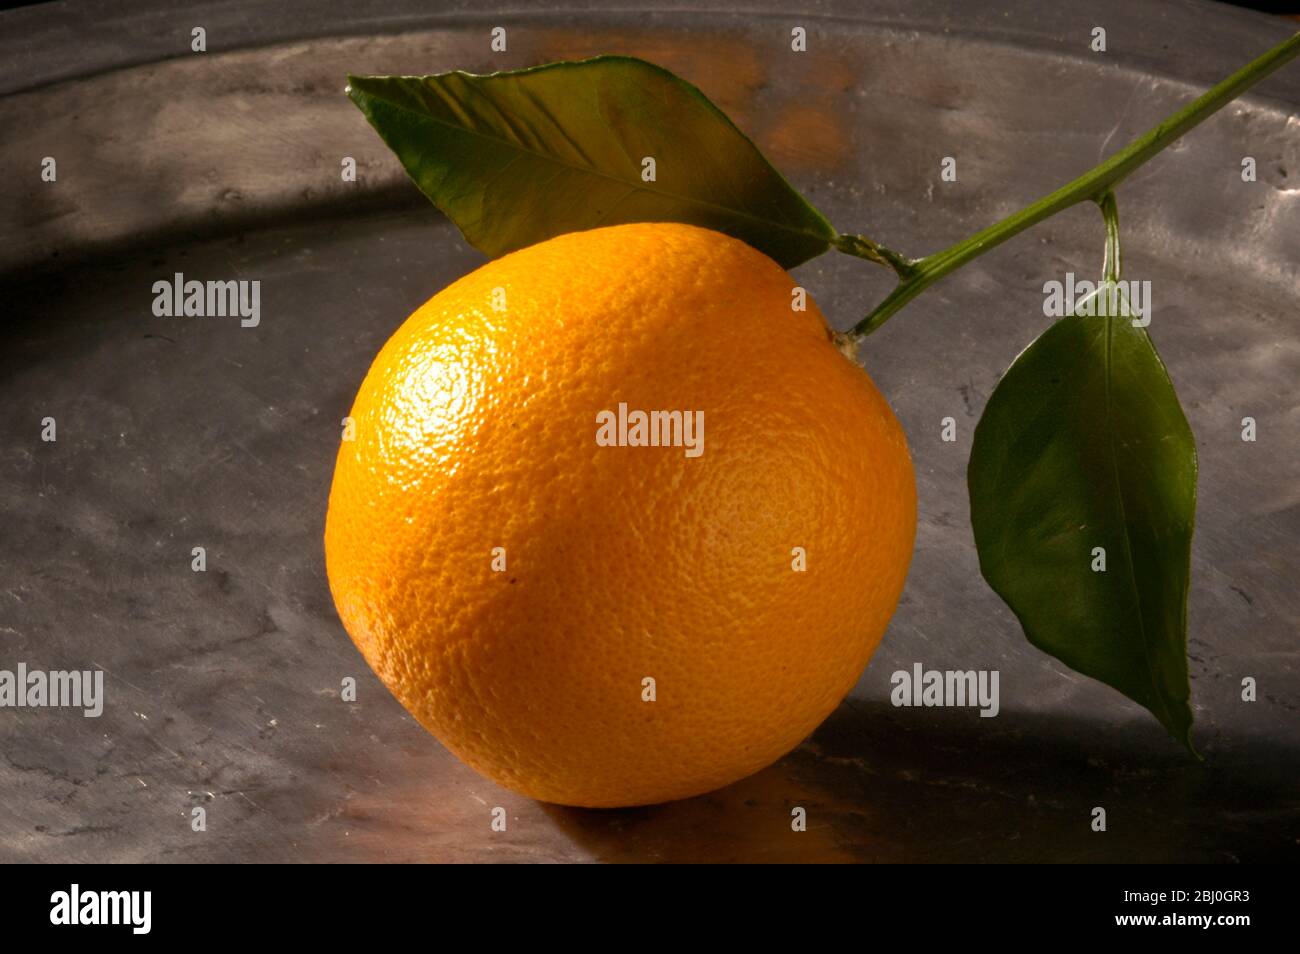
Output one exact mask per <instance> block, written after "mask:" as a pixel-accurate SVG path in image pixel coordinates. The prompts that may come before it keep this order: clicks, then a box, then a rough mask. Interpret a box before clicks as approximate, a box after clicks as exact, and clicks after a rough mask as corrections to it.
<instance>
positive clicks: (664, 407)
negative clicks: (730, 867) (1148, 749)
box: [325, 223, 916, 806]
mask: <svg viewBox="0 0 1300 954" xmlns="http://www.w3.org/2000/svg"><path fill="white" fill-rule="evenodd" d="M793 291H794V283H793V282H792V281H791V279H790V277H789V276H788V275H787V274H786V273H785V271H783V270H782V269H781V268H780V266H778V265H777V264H776V263H774V262H773V261H771V260H770V259H768V258H767V257H765V256H764V255H762V254H761V253H759V252H757V251H755V250H754V249H753V248H751V247H749V246H748V245H745V244H743V243H742V242H739V241H737V240H735V239H732V238H729V237H727V236H725V235H721V234H719V233H717V232H712V231H708V230H706V229H700V228H694V227H691V226H686V225H678V224H670V223H653V224H639V225H620V226H615V227H612V228H602V229H595V230H593V231H589V232H580V233H574V234H570V235H562V236H560V237H558V238H554V239H550V240H549V241H545V242H542V243H540V244H538V245H534V246H532V247H530V248H526V249H523V250H521V251H518V252H515V253H513V254H510V255H506V256H505V257H503V258H501V259H499V260H497V261H494V262H491V263H489V264H487V265H484V266H483V267H482V268H479V269H478V270H477V271H475V272H473V273H471V274H469V275H467V276H465V277H464V278H462V279H460V280H459V281H457V282H456V283H455V284H453V285H451V286H450V287H448V288H446V289H445V290H443V291H442V292H440V293H438V294H437V295H435V296H434V297H433V298H432V299H430V300H429V301H428V302H427V303H425V304H424V305H423V306H422V307H421V308H420V309H419V310H418V311H416V312H415V314H413V315H412V316H411V317H410V318H409V319H408V320H407V321H406V323H405V324H403V325H402V326H401V328H399V329H398V331H397V333H396V334H394V335H393V337H392V338H391V339H390V340H389V341H388V343H387V344H386V345H385V346H384V348H383V350H382V351H381V352H380V354H379V356H378V357H377V358H376V359H375V362H374V365H373V366H372V367H371V369H370V372H369V374H368V375H367V376H366V379H365V381H364V382H363V383H362V385H361V390H360V392H359V393H358V395H357V399H356V404H355V406H354V407H353V410H352V414H351V416H352V418H353V422H354V428H355V432H354V433H353V434H351V435H347V436H346V437H345V440H344V441H343V443H342V445H341V447H340V450H339V455H338V464H337V467H336V470H335V474H334V485H333V488H332V490H331V493H330V501H329V514H328V518H327V521H326V529H325V552H326V562H327V566H328V570H329V580H330V588H331V590H332V592H333V595H334V601H335V605H336V606H337V608H338V612H339V616H340V618H341V619H342V621H343V624H344V626H345V627H346V628H347V631H348V633H349V634H351V636H352V639H353V641H354V642H355V643H356V645H357V647H358V648H359V649H360V650H361V653H362V655H363V656H364V657H365V659H366V661H367V662H368V663H369V664H370V666H371V667H372V668H373V669H374V671H375V672H376V673H377V674H378V675H379V677H380V678H381V679H382V680H383V682H384V684H385V685H386V686H388V688H389V689H390V690H391V691H392V692H393V694H394V695H395V696H396V697H397V698H398V699H399V700H400V701H401V703H402V704H403V705H404V706H406V708H407V709H408V710H410V712H411V713H412V714H413V715H414V716H415V717H416V718H417V719H418V720H419V721H420V722H421V723H422V724H423V725H424V726H425V727H426V728H427V729H428V730H429V731H430V732H432V733H433V734H434V735H435V736H437V737H438V739H439V740H440V741H441V742H442V743H443V744H444V745H445V746H446V747H447V748H449V749H450V750H451V751H452V752H454V753H455V754H456V755H457V756H459V757H460V758H461V759H462V760H464V761H465V762H466V763H468V764H469V765H471V766H472V767H474V768H475V769H477V770H478V771H479V772H481V773H482V774H484V775H486V776H487V777H488V778H491V779H492V780H494V781H496V782H498V783H500V784H501V785H504V786H506V787H507V788H510V789H513V790H515V791H517V792H521V793H523V794H525V795H529V796H532V797H534V798H538V799H542V800H545V801H550V802H559V803H563V804H567V805H581V806H618V805H636V804H645V803H651V802H660V801H667V800H669V799H676V798H683V797H686V796H690V795H696V794H699V793H701V792H706V791H709V790H710V789H714V788H717V787H720V786H723V785H726V784H728V783H730V782H734V781H736V780H737V779H740V778H743V777H744V776H746V775H749V774H751V773H753V772H756V771H758V770H759V769H761V768H763V767H765V766H767V765H769V764H771V763H772V762H773V761H775V760H776V759H778V758H780V757H781V756H782V755H783V754H785V753H786V752H788V751H790V750H791V749H792V748H794V747H795V746H796V745H798V744H799V742H800V740H802V739H803V738H804V737H805V736H807V735H808V734H809V733H810V732H811V731H812V730H813V729H814V728H815V727H816V726H817V725H818V723H820V722H821V721H822V720H823V719H825V718H826V716H827V715H828V714H829V713H830V712H831V711H832V710H833V709H834V708H835V707H836V706H837V705H838V704H839V702H840V701H841V700H842V699H843V698H844V696H845V695H846V694H847V693H848V692H849V690H850V689H852V688H853V685H854V684H855V682H856V681H857V679H858V677H859V675H860V674H861V672H862V669H863V667H864V666H865V665H866V663H867V660H868V659H869V658H870V656H871V653H872V651H873V650H874V649H875V647H876V645H877V643H878V642H879V641H880V638H881V635H882V634H883V633H884V630H885V627H886V625H887V623H888V621H889V617H890V615H891V614H892V612H893V610H894V607H895V605H896V603H897V600H898V596H899V593H900V592H901V590H902V587H903V580H904V577H905V575H906V571H907V565H908V562H909V559H910V557H911V552H912V541H913V537H914V535H915V527H916V488H915V482H914V478H913V474H912V465H911V461H910V459H909V457H908V452H907V445H906V441H905V439H904V436H903V431H902V429H901V427H900V426H899V424H898V421H897V420H896V419H895V417H894V415H893V413H892V412H891V411H890V408H889V405H888V404H887V403H886V402H885V400H884V398H882V397H881V395H880V393H879V392H878V391H877V390H876V388H875V386H874V385H873V384H872V382H871V380H870V379H869V378H868V377H867V375H866V374H865V373H864V372H863V370H862V369H861V368H860V367H858V366H857V365H856V364H854V363H853V362H852V361H850V360H848V359H847V358H846V357H845V356H844V355H843V354H842V353H841V351H840V350H839V349H838V348H837V347H836V344H835V340H834V335H833V333H832V332H831V331H830V329H829V328H828V326H827V324H826V321H825V319H824V318H823V317H822V315H821V313H820V312H819V311H818V310H817V307H816V306H815V305H814V304H813V303H812V302H811V301H809V302H808V304H807V310H797V309H795V308H794V307H792V305H793V303H794V300H795V296H794V294H793ZM620 404H622V405H625V406H626V408H625V415H624V418H625V421H626V422H627V428H626V429H625V436H626V437H627V441H628V446H622V445H618V444H617V437H618V431H617V428H616V427H615V428H614V429H606V430H605V432H604V438H606V439H605V440H603V442H598V440H597V436H598V431H600V430H601V427H602V424H605V423H608V422H609V421H610V420H611V418H610V415H613V416H614V417H615V418H617V416H618V412H619V406H620ZM634 411H645V412H650V411H679V412H684V413H683V415H682V417H681V418H680V420H681V421H682V425H681V426H678V427H676V428H675V429H674V428H673V427H672V426H668V427H664V426H663V422H664V419H663V418H656V419H655V420H656V422H657V423H658V425H659V426H660V427H662V430H660V431H659V433H660V434H662V440H661V441H660V446H631V443H632V442H633V441H634V440H635V438H636V436H637V428H636V426H635V421H636V418H635V416H634V415H633V413H632V412H634ZM602 412H608V413H607V414H602ZM694 412H703V424H704V426H703V432H702V437H703V440H702V443H695V442H694V437H698V436H699V435H698V432H692V431H688V430H687V429H686V427H685V422H686V421H687V420H688V419H689V420H691V421H696V420H698V417H697V416H696V414H695V413H694ZM598 416H599V422H600V423H598ZM668 420H670V421H671V419H668ZM348 437H350V438H352V439H347V438H348ZM609 438H614V439H615V442H614V443H615V446H605V445H608V444H610V443H611V442H610V440H608V439H609ZM674 438H676V442H675V443H674ZM693 447H698V448H699V450H700V453H698V455H696V454H695V453H694V452H693V450H692V448H693Z"/></svg>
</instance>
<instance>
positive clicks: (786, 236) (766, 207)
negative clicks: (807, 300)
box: [348, 56, 835, 268]
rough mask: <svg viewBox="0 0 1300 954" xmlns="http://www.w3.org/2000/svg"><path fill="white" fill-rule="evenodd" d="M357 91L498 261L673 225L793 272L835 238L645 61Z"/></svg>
mask: <svg viewBox="0 0 1300 954" xmlns="http://www.w3.org/2000/svg"><path fill="white" fill-rule="evenodd" d="M348 82H349V85H348V95H349V96H350V97H351V98H352V101H353V102H354V103H356V104H357V106H358V107H359V108H360V109H361V111H362V112H363V113H364V114H365V116H366V119H368V120H369V121H370V124H371V125H372V126H374V128H375V130H376V131H377V132H378V133H379V135H380V136H381V137H383V140H384V142H386V143H387V144H388V146H389V147H390V148H391V149H392V150H393V152H395V153H396V154H397V157H398V159H400V160H401V163H402V165H403V166H404V167H405V169H406V171H407V173H408V174H409V175H410V177H411V178H412V179H413V180H414V181H415V184H416V185H417V186H419V187H420V190H421V191H422V192H424V194H425V195H426V196H428V197H429V198H430V199H431V200H432V201H433V203H434V204H435V205H436V206H437V207H438V208H439V209H441V210H442V211H443V212H444V213H446V215H447V216H448V217H449V218H450V219H451V220H452V221H453V222H455V223H456V225H457V226H459V228H460V230H461V232H462V233H464V235H465V238H466V239H468V240H469V242H470V243H471V244H472V245H474V246H475V247H476V248H479V249H481V250H482V251H484V252H486V253H487V254H488V255H492V256H496V255H501V254H503V253H505V252H509V251H512V250H514V249H517V248H522V247H524V246H526V245H532V244H533V243H535V242H540V241H542V240H543V239H547V238H551V237H553V236H555V235H560V234H562V233H564V232H574V231H579V230H582V229H590V228H595V227H597V226H600V225H613V224H616V223H625V222H663V221H673V222H686V223H689V224H692V225H700V226H704V227H706V228H711V229H715V230H717V231H719V232H725V233H727V234H729V235H732V236H735V237H736V238H739V239H742V240H743V241H745V242H748V243H749V244H750V245H753V246H754V247H755V248H757V249H759V250H760V251H763V252H765V253H766V254H767V255H769V256H770V257H772V258H774V259H776V261H778V262H780V263H781V264H782V265H783V266H785V267H786V268H790V267H793V266H794V265H797V264H799V263H800V262H803V261H806V260H808V259H810V258H812V257H813V256H815V255H819V254H821V253H822V252H824V251H826V249H827V248H828V247H829V244H830V242H831V241H832V240H833V239H834V238H835V230H834V229H833V228H832V227H831V225H830V223H829V222H827V221H826V219H825V218H824V217H823V216H822V214H821V213H820V212H818V211H817V210H816V209H815V208H813V207H812V206H811V205H809V204H808V203H807V202H805V201H804V199H803V198H802V197H801V196H800V195H799V194H798V193H797V192H795V191H794V189H793V188H791V187H790V184H789V183H788V182H786V181H785V179H784V178H782V176H781V174H780V173H779V172H777V171H776V169H774V168H773V167H772V165H771V164H770V163H768V161H767V160H766V159H764V158H763V156H762V154H761V153H760V152H759V151H758V149H757V148H756V147H755V146H754V144H753V143H752V142H750V141H749V139H747V138H746V137H745V135H744V134H743V133H742V132H740V130H738V129H737V128H736V127H735V126H734V125H732V123H731V121H730V120H729V119H727V117H726V116H725V115H723V113H722V112H721V111H720V110H718V108H717V107H715V106H714V105H713V104H712V103H710V102H709V101H708V99H706V98H705V97H704V95H703V94H702V93H701V92H700V91H699V90H698V89H696V88H695V87H694V86H691V85H690V84H689V83H686V82H684V81H682V80H680V79H678V78H677V77H676V76H674V75H673V74H672V73H670V72H668V71H667V70H665V69H663V68H661V67H658V66H654V65H652V64H650V63H646V62H645V61H643V60H638V59H634V58H631V57H625V56H600V57H596V58H595V59H591V60H584V61H582V62H577V63H552V64H549V65H547V66H540V67H537V68H535V69H528V70H519V71H517V72H510V73H493V74H491V75H488V76H475V75H473V74H470V73H462V72H453V73H439V74H437V75H434V76H351V77H349V79H348ZM647 157H651V158H653V159H654V160H655V170H654V173H655V179H654V181H649V182H648V181H645V179H644V178H643V160H644V159H645V158H647Z"/></svg>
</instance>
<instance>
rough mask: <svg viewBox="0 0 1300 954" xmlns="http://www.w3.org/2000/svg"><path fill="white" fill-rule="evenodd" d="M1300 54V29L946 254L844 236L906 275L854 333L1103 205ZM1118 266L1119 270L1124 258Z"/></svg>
mask: <svg viewBox="0 0 1300 954" xmlns="http://www.w3.org/2000/svg"><path fill="white" fill-rule="evenodd" d="M1297 55H1300V33H1297V34H1295V35H1294V36H1292V37H1291V39H1289V40H1287V41H1286V42H1285V43H1282V44H1280V45H1279V46H1276V47H1274V48H1273V49H1271V50H1269V51H1268V52H1267V53H1265V54H1264V55H1263V56H1261V57H1259V58H1258V59H1256V60H1254V61H1252V62H1251V63H1248V64H1247V65H1246V66H1244V67H1242V68H1241V69H1239V70H1238V71H1237V72H1235V73H1233V74H1232V75H1231V76H1229V77H1228V78H1227V79H1225V80H1223V82H1221V83H1219V84H1218V85H1217V86H1214V87H1213V88H1212V89H1210V91H1209V92H1207V93H1206V94H1205V95H1204V96H1201V97H1200V98H1198V99H1196V100H1195V101H1193V102H1191V103H1189V104H1188V105H1186V106H1184V107H1183V108H1182V109H1180V110H1179V111H1178V112H1176V113H1174V114H1173V115H1172V116H1169V117H1167V118H1165V119H1164V120H1162V121H1161V122H1160V123H1159V124H1158V125H1157V126H1156V127H1155V128H1154V129H1151V130H1149V131H1148V132H1147V133H1145V134H1144V135H1142V136H1139V137H1138V138H1137V139H1135V140H1133V142H1131V143H1129V144H1128V145H1127V146H1125V147H1124V148H1123V149H1121V150H1120V151H1119V152H1117V153H1115V155H1113V156H1111V157H1110V158H1109V159H1107V160H1106V161H1105V162H1103V163H1101V164H1100V165H1099V166H1096V167H1095V168H1093V169H1091V170H1089V171H1088V172H1085V173H1084V174H1083V175H1081V176H1079V178H1077V179H1075V180H1074V181H1073V182H1071V183H1069V184H1068V185H1064V186H1062V187H1061V188H1059V189H1057V190H1056V191H1055V192H1053V193H1051V194H1050V195H1047V196H1044V197H1043V198H1041V199H1039V200H1038V201H1037V202H1035V203H1033V204H1032V205H1029V206H1026V207H1025V208H1023V209H1021V210H1020V211H1019V212H1016V213H1015V214H1013V215H1009V216H1007V217H1006V218H1005V219H1003V220H1002V221H1001V222H998V223H997V224H995V225H991V226H989V227H988V228H986V229H984V230H982V231H980V232H976V233H975V234H974V235H972V236H970V237H969V238H967V239H964V240H963V241H960V242H958V243H957V244H956V245H953V246H952V247H951V248H946V249H944V250H943V251H941V252H935V253H934V254H933V255H927V256H926V257H925V258H922V259H919V260H913V259H908V258H905V257H904V256H902V255H899V254H898V253H897V252H891V251H889V250H887V249H884V247H883V246H880V245H878V244H876V243H874V242H871V243H869V245H870V252H872V253H874V254H864V251H863V250H861V249H859V248H858V247H857V246H856V244H855V243H854V241H853V239H855V238H856V237H846V236H840V240H837V241H836V243H835V247H836V248H837V249H839V250H840V251H842V252H848V253H849V254H856V255H860V256H861V257H863V258H871V259H872V260H873V261H880V262H881V263H882V264H886V265H889V266H890V267H891V268H893V269H894V271H895V272H896V273H897V274H898V276H899V279H900V281H899V283H898V286H897V287H896V288H895V289H894V290H893V291H892V292H891V293H890V294H889V296H888V297H886V298H885V300H884V301H882V302H881V303H880V304H879V305H877V306H876V308H875V310H874V311H872V312H871V314H869V315H867V317H866V318H864V319H862V321H860V322H858V324H857V325H855V326H854V328H853V331H852V334H853V335H856V336H862V335H869V334H871V332H873V331H875V330H876V329H877V328H879V327H880V326H881V325H883V324H884V323H885V322H886V321H887V320H889V318H890V317H891V316H892V315H893V314H894V313H895V312H896V311H898V310H899V309H900V308H902V307H903V306H904V305H906V304H907V303H908V302H909V301H911V300H912V299H913V298H915V297H916V296H917V295H919V294H920V293H921V292H922V291H924V290H925V289H926V288H928V287H929V286H930V285H933V284H934V283H935V282H937V281H938V280H939V279H941V278H943V277H944V276H945V275H947V274H948V273H949V272H952V271H954V270H956V269H958V268H960V267H961V266H963V265H965V264H966V263H967V262H969V261H971V260H972V259H974V258H978V257H979V256H980V255H983V254H984V253H985V252H987V251H989V250H990V249H992V248H995V247H997V246H998V245H1001V244H1002V243H1003V242H1005V241H1006V240H1007V239H1009V238H1011V237H1012V236H1014V235H1019V234H1020V233H1021V232H1023V231H1024V230H1025V229H1027V228H1029V227H1030V226H1031V225H1037V224H1038V223H1039V222H1041V221H1043V220H1044V219H1046V218H1049V217H1051V216H1053V215H1055V214H1056V213H1057V212H1060V211H1061V210H1062V209H1068V208H1069V207H1070V206H1072V205H1075V204H1077V203H1079V202H1083V201H1086V200H1092V201H1095V202H1098V203H1101V202H1102V201H1103V200H1104V198H1105V197H1106V196H1107V194H1108V193H1110V192H1111V191H1112V190H1113V189H1114V188H1115V186H1117V185H1118V184H1119V183H1120V182H1122V181H1123V180H1124V178H1125V177H1127V176H1128V175H1130V174H1131V173H1132V172H1134V171H1135V170H1136V169H1138V168H1139V167H1141V166H1142V165H1143V164H1144V163H1146V162H1147V161H1148V160H1150V159H1151V158H1152V157H1153V156H1155V155H1156V154H1157V153H1159V152H1161V151H1162V150H1163V149H1165V148H1166V147H1168V146H1169V145H1170V144H1171V143H1173V142H1174V141H1175V140H1177V139H1178V138H1179V137H1181V136H1182V135H1184V134H1185V133H1187V132H1188V131H1189V130H1191V129H1192V128H1194V127H1195V126H1197V125H1198V124H1199V123H1201V122H1204V121H1205V120H1206V119H1208V118H1209V117H1210V116H1212V115H1214V113H1216V112H1217V111H1218V110H1220V109H1222V108H1223V107H1224V106H1226V105H1227V104H1228V103H1230V102H1232V101H1233V100H1234V99H1236V98H1237V97H1238V96H1240V95H1241V94H1242V93H1244V92H1245V91H1246V90H1248V89H1250V87H1252V86H1254V85H1255V84H1256V83H1258V82H1259V81H1260V80H1262V79H1263V78H1264V77H1266V76H1268V75H1269V74H1271V73H1272V72H1273V71H1274V70H1276V69H1278V68H1279V67H1281V66H1284V65H1285V64H1286V63H1288V62H1290V61H1291V60H1292V59H1294V58H1295V57H1296V56H1297ZM1104 211H1105V209H1104V207H1103V212H1104ZM862 241H864V242H865V241H867V240H865V239H864V240H862ZM841 242H842V243H843V244H841ZM877 256H878V257H877ZM896 262H897V264H896ZM1116 269H1117V274H1118V261H1117V262H1116Z"/></svg>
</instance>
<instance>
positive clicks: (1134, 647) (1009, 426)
mask: <svg viewBox="0 0 1300 954" xmlns="http://www.w3.org/2000/svg"><path fill="white" fill-rule="evenodd" d="M1121 302H1122V299H1121ZM1121 307H1123V308H1125V313H1124V314H1122V315H1117V316H1114V317H1076V316H1071V317H1067V318H1063V319H1061V320H1060V321H1058V322H1057V323H1056V324H1054V325H1052V327H1050V328H1048V329H1047V331H1045V332H1044V333H1043V334H1042V335H1041V336H1040V337H1039V338H1038V339H1037V340H1036V341H1035V342H1034V343H1033V344H1032V345H1030V346H1029V347H1028V348H1027V349H1026V350H1025V351H1024V352H1023V353H1022V354H1021V355H1020V356H1019V357H1018V358H1016V360H1015V362H1014V363H1013V364H1012V365H1011V367H1010V368H1009V369H1008V370H1007V372H1006V374H1005V375H1004V376H1003V377H1002V380H1001V381H999V383H998V386H997V388H996V389H995V390H994V392H993V395H992V397H990V398H989V402H988V405H987V407H986V408H985V410H984V414H983V416H982V417H981V419H980V422H979V425H978V426H977V428H976V430H975V441H974V446H973V448H972V451H971V459H970V467H969V470H968V472H967V480H968V484H969V489H970V501H971V523H972V526H973V528H974V531H975V543H976V546H977V548H978V550H979V558H980V570H981V571H982V572H983V574H984V577H985V579H986V580H988V582H989V584H990V585H991V586H992V587H993V589H994V590H995V591H996V592H997V593H998V595H999V596H1001V597H1002V598H1003V599H1004V600H1005V601H1006V602H1007V605H1008V606H1010V607H1011V609H1012V610H1014V611H1015V613H1016V616H1017V617H1019V619H1020V622H1021V625H1022V626H1023V627H1024V631H1025V635H1026V636H1027V637H1028V638H1029V641H1030V642H1032V643H1033V644H1034V645H1035V646H1037V647H1039V648H1040V649H1042V650H1044V651H1046V652H1048V653H1051V654H1052V655H1053V656H1055V657H1057V658H1058V659H1060V660H1061V661H1062V662H1064V663H1065V664H1066V665H1068V666H1069V667H1070V668H1072V669H1074V670H1076V671H1078V672H1081V673H1083V674H1084V675H1087V676H1091V677H1093V678H1095V679H1099V680H1101V681H1102V682H1105V683H1107V684H1108V685H1110V686H1113V687H1115V688H1116V689H1118V690H1119V691H1120V692H1122V693H1124V694H1125V695H1126V696H1128V697H1129V698H1130V699H1133V700H1134V701H1136V702H1138V703H1140V704H1141V705H1143V706H1145V707H1146V708H1147V709H1149V710H1151V712H1152V713H1153V714H1154V715H1155V716H1156V718H1157V719H1159V720H1160V722H1161V723H1162V724H1163V725H1164V726H1165V728H1166V729H1168V730H1169V732H1170V733H1171V734H1172V735H1173V736H1174V737H1175V738H1177V739H1178V740H1179V741H1180V742H1182V743H1184V744H1185V745H1186V746H1187V747H1188V748H1189V749H1192V743H1191V726H1192V713H1191V708H1190V706H1189V698H1190V688H1189V684H1188V676H1187V590H1188V582H1189V576H1190V553H1191V540H1192V523H1193V517H1194V512H1195V506H1196V447H1195V444H1194V442H1193V438H1192V433H1191V430H1190V428H1189V427H1188V425H1187V420H1186V418H1185V417H1184V416H1183V411H1182V408H1181V407H1180V406H1179V403H1178V398H1177V396H1176V395H1175V394H1174V388H1173V384H1172V383H1171V382H1170V380H1169V375H1168V373H1167V372H1166V370H1165V367H1164V365H1163V364H1162V363H1161V361H1160V358H1159V356H1158V355H1157V354H1156V351H1155V348H1154V347H1153V345H1152V343H1151V340H1150V338H1148V337H1147V334H1146V332H1145V331H1144V330H1143V329H1141V328H1137V327H1134V326H1133V324H1132V321H1131V319H1130V317H1129V316H1128V314H1127V306H1126V305H1123V304H1121ZM1094 548H1102V549H1103V550H1104V551H1105V569H1104V571H1099V570H1097V569H1095V567H1097V566H1100V563H1099V561H1098V560H1097V557H1096V552H1095V550H1094ZM1192 751H1195V750H1194V749H1192Z"/></svg>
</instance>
